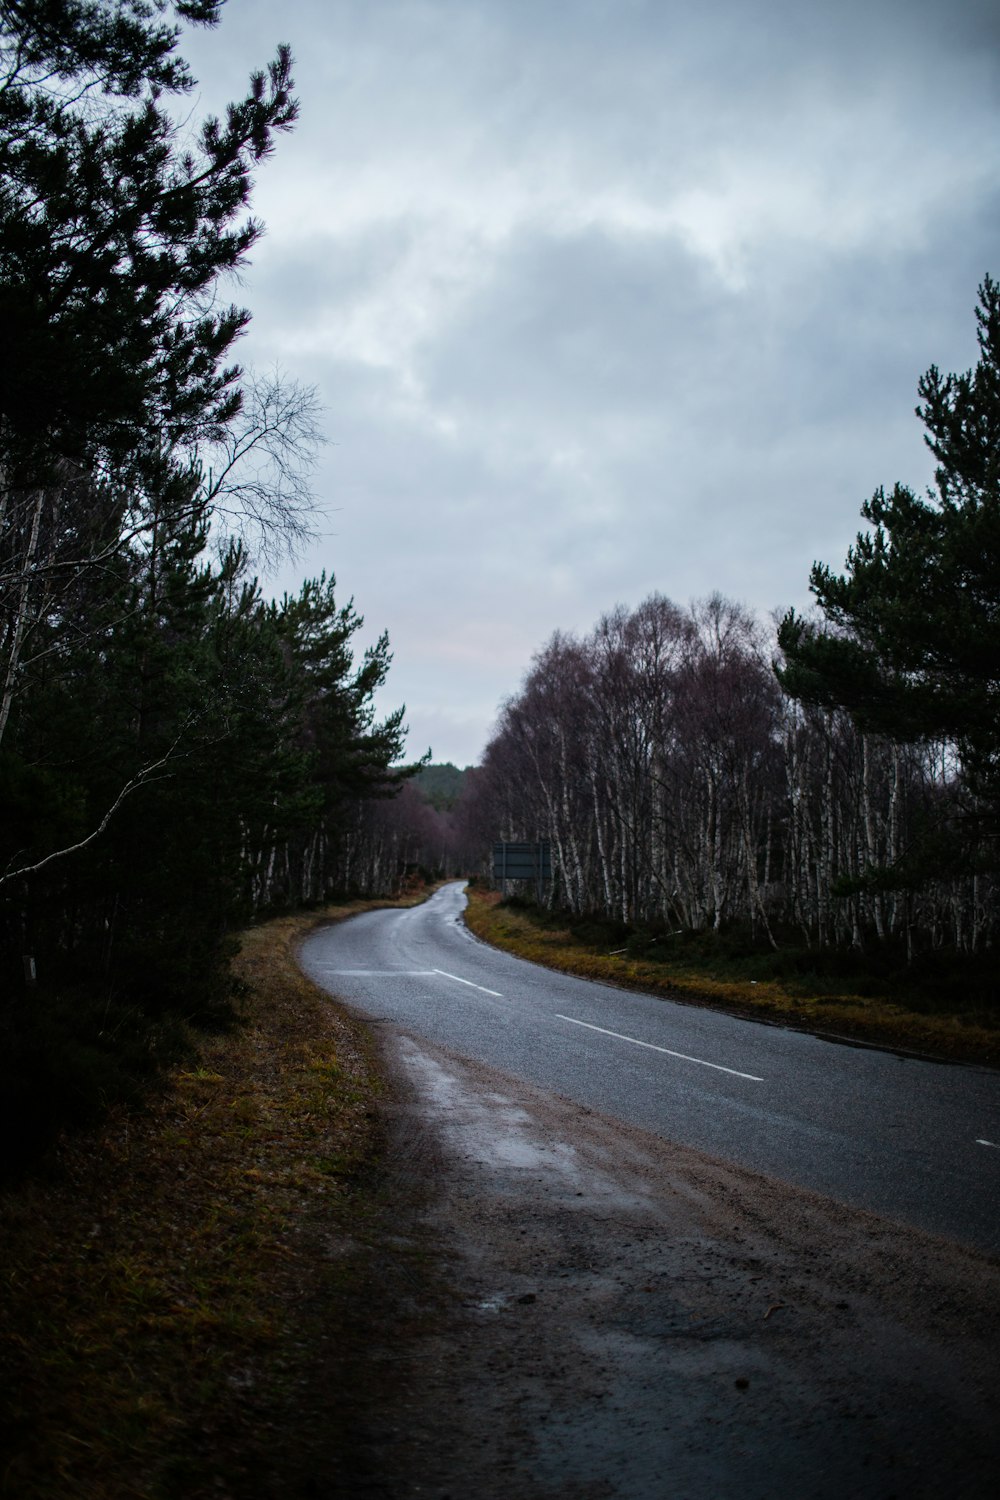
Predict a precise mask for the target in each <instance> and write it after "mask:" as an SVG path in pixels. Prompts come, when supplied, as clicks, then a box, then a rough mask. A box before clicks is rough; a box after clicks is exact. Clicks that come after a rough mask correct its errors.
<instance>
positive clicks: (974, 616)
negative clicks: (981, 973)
mask: <svg viewBox="0 0 1000 1500" xmlns="http://www.w3.org/2000/svg"><path fill="white" fill-rule="evenodd" d="M976 319H977V323H978V340H979V350H980V356H979V360H978V363H977V364H976V366H975V368H974V369H972V370H969V371H967V372H966V373H964V374H960V375H954V374H949V375H942V374H941V372H940V371H939V370H938V369H937V368H936V367H934V366H932V367H931V369H929V370H928V371H927V373H926V374H925V375H924V376H923V378H922V379H921V381H920V383H919V393H920V396H921V398H922V404H921V405H920V406H918V407H917V415H918V416H919V417H920V418H921V419H922V421H923V422H924V425H925V427H926V428H927V433H926V437H925V441H926V442H927V444H928V447H929V448H930V450H931V452H932V453H933V454H934V457H935V459H936V469H935V481H936V490H934V491H929V492H928V494H927V496H926V497H925V498H921V497H919V496H917V495H915V494H914V492H913V491H912V490H911V489H909V488H908V487H907V486H905V485H902V484H897V485H896V486H895V487H894V488H893V490H892V491H891V493H889V494H886V493H885V491H884V490H883V489H879V490H877V491H876V492H875V494H874V495H873V496H872V498H871V499H870V500H869V501H868V502H867V503H866V504H865V505H864V507H863V508H862V515H863V517H864V518H865V520H867V521H868V522H870V524H871V527H872V528H873V529H872V530H871V531H866V532H863V533H861V534H859V536H858V538H857V541H856V542H855V545H854V546H853V547H852V548H851V549H850V550H849V552H848V555H847V566H846V569H845V571H844V573H842V574H835V573H834V572H832V570H831V569H830V568H829V567H827V566H826V565H825V564H822V563H816V564H815V565H814V567H813V570H812V575H811V581H810V586H811V589H812V592H813V594H814V595H815V596H816V599H817V601H818V603H819V606H820V609H821V610H822V612H823V614H824V616H825V617H826V621H827V628H825V629H824V628H818V627H817V626H816V625H815V624H813V623H811V622H809V621H806V620H804V619H802V618H801V617H799V616H797V615H796V614H795V613H794V612H790V613H789V614H788V615H786V617H785V619H784V620H783V622H782V624H781V628H780V631H779V643H780V645H781V648H782V650H783V652H784V656H785V663H784V666H782V667H781V668H780V669H779V672H778V675H779V678H780V680H781V683H782V685H783V686H784V688H785V689H786V691H787V692H789V693H790V694H791V695H792V696H793V697H795V698H798V699H800V700H802V701H804V702H807V703H813V704H819V705H823V706H826V707H828V708H837V707H842V708H846V709H847V710H848V711H849V712H850V714H851V715H852V717H853V718H854V720H855V722H856V723H857V724H858V725H859V726H860V727H861V728H862V729H863V730H865V731H868V732H872V733H875V734H877V735H881V736H884V737H885V738H887V739H889V740H892V741H895V742H897V743H906V742H911V743H912V742H920V741H931V740H942V741H947V742H950V743H951V744H952V745H953V746H954V747H955V750H956V753H957V755H958V758H959V762H960V766H961V771H962V777H963V781H964V785H965V787H966V788H967V790H968V793H969V794H970V799H969V801H968V802H967V805H966V813H967V815H968V816H969V817H971V818H972V819H973V821H974V822H975V824H976V825H977V826H978V828H979V831H980V832H984V833H989V834H991V835H995V834H996V832H997V831H998V830H1000V287H998V285H997V283H996V282H995V281H993V280H992V279H991V278H990V277H987V278H986V279H985V280H984V282H983V284H982V286H981V287H980V289H979V306H978V308H977V312H976ZM991 858H995V853H994V855H993V856H991Z"/></svg>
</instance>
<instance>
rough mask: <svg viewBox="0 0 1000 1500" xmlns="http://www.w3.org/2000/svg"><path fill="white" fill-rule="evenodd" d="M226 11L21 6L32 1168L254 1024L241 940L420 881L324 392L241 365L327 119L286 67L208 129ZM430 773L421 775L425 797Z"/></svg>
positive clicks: (1, 75) (19, 233)
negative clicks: (315, 125)
mask: <svg viewBox="0 0 1000 1500" xmlns="http://www.w3.org/2000/svg"><path fill="white" fill-rule="evenodd" d="M220 4H221V0H188V3H177V4H176V5H173V6H171V5H168V4H167V3H157V0H152V3H140V0H120V3H111V0H88V3H85V4H77V3H70V0H55V3H53V0H18V3H13V0H10V3H0V328H2V333H3V360H2V363H0V809H2V815H0V987H2V999H0V1058H2V1062H0V1070H2V1078H0V1095H2V1097H3V1101H4V1105H3V1115H4V1120H3V1121H2V1122H0V1125H2V1128H3V1133H4V1139H5V1143H6V1144H7V1145H8V1146H9V1147H12V1146H13V1141H14V1139H15V1137H16V1136H19V1135H24V1134H26V1135H27V1136H28V1137H29V1138H30V1137H31V1136H32V1135H33V1133H34V1134H38V1133H39V1132H40V1131H42V1130H43V1127H44V1126H45V1125H46V1124H47V1123H48V1122H49V1121H51V1120H55V1119H58V1118H59V1117H60V1116H64V1115H70V1116H72V1115H73V1114H74V1113H75V1114H80V1115H85V1114H87V1113H88V1111H90V1110H92V1108H94V1107H96V1106H97V1105H99V1104H100V1103H101V1102H104V1101H106V1100H107V1099H108V1098H111V1097H114V1095H115V1093H116V1091H119V1090H120V1088H121V1087H123V1086H125V1085H127V1084H128V1083H129V1081H130V1080H134V1079H135V1078H136V1077H137V1076H138V1075H139V1074H141V1073H142V1072H144V1071H146V1070H148V1069H149V1068H151V1067H153V1066H154V1065H155V1063H156V1060H157V1058H158V1057H159V1056H162V1055H164V1054H165V1053H167V1052H169V1050H170V1046H171V1045H172V1044H173V1041H174V1040H176V1038H177V1036H178V1035H179V1026H180V1023H181V1022H182V1021H190V1020H200V1021H202V1022H205V1021H207V1020H211V1019H212V1018H213V1017H215V1018H216V1019H222V1018H224V1017H225V1015H226V1012H227V1007H228V1004H229V990H228V981H227V979H226V958H227V954H228V951H229V949H228V942H229V938H228V935H229V934H230V933H231V932H232V931H233V929H234V927H235V926H237V925H239V924H240V923H243V922H245V921H246V920H248V919H250V918H252V917H253V916H255V915H257V914H259V913H261V912H265V911H269V910H272V909H274V908H282V907H287V906H290V905H294V904H296V903H301V902H310V901H316V900H319V899H320V898H322V897H324V896H327V895H329V894H330V893H331V892H335V891H336V892H339V891H342V890H345V889H347V888H352V887H358V886H362V887H365V888H369V889H370V888H379V887H380V886H381V885H383V884H388V883H390V882H391V881H393V880H396V879H397V878H398V873H399V871H398V868H397V866H393V865H392V864H391V860H387V859H386V858H385V857H384V856H383V855H382V853H381V852H380V845H379V838H378V830H377V826H376V825H377V822H378V814H377V813H376V812H374V811H373V810H372V807H371V802H372V799H374V800H375V801H376V802H378V801H380V800H381V799H383V798H385V797H387V796H390V795H391V794H392V793H394V792H396V791H398V789H399V785H400V784H401V778H400V773H398V772H393V771H391V770H390V767H391V766H392V765H393V764H394V763H396V762H398V761H399V758H400V756H401V753H402V749H403V734H404V730H403V724H402V711H400V712H398V713H395V714H392V715H390V716H389V717H388V718H387V719H385V720H384V721H379V720H378V719H377V718H376V715H375V712H374V709H373V699H374V694H375V693H376V691H377V689H378V688H379V687H380V686H381V685H382V684H383V682H384V680H385V677H386V673H387V670H388V667H389V663H390V654H389V646H388V642H387V640H386V639H385V638H384V637H383V638H382V639H380V640H379V641H377V643H376V644H375V645H374V646H373V647H372V648H370V649H369V650H367V651H365V652H363V653H361V654H360V655H358V653H356V652H355V651H354V649H353V643H354V639H355V636H356V633H357V631H358V629H359V627H360V626H361V623H362V621H361V619H360V617H359V616H358V615H357V614H356V612H355V610H354V608H353V605H352V604H351V603H347V604H340V603H338V602H337V599H336V598H335V595H334V588H333V581H332V579H328V578H326V577H320V578H318V579H313V580H310V581H307V582H306V583H305V584H304V585H303V586H302V588H301V590H300V591H299V592H298V593H297V594H295V595H293V596H290V597H286V598H284V599H283V600H282V601H280V602H279V603H274V602H270V601H269V600H267V599H266V598H265V597H264V596H263V594H262V592H261V589H260V586H259V584H258V582H257V581H256V578H255V576H254V571H253V566H252V559H253V558H254V557H259V556H261V555H263V556H265V557H266V556H270V555H273V554H276V553H280V552H283V551H284V552H287V551H288V550H289V549H294V547H295V545H296V543H298V542H300V541H301V540H302V539H303V537H304V536H306V535H307V534H308V531H309V525H310V520H309V517H310V506H311V503H312V501H311V492H310V486H309V476H310V471H311V466H312V464H313V462H314V457H315V449H316V443H317V442H318V441H319V435H318V429H317V421H316V416H317V409H316V402H315V398H314V396H313V395H312V393H311V392H310V391H308V390H303V389H302V388H300V387H297V386H296V385H294V384H293V383H289V382H288V381H286V380H284V379H283V378H282V377H280V376H278V375H275V376H272V377H270V378H256V377H254V376H253V375H252V374H249V373H247V372H244V371H242V370H241V369H240V368H239V367H238V366H237V365H236V364H235V363H233V362H232V358H231V357H232V352H233V346H234V344H235V343H236V341H237V339H238V337H239V335H240V333H241V332H242V331H243V329H244V328H245V327H246V325H247V322H248V319H249V314H248V313H247V312H246V310H244V309H241V308H239V307H233V306H229V305H228V304H227V303H226V301H225V299H224V297H223V295H222V292H223V287H224V285H225V282H226V279H227V278H231V277H232V274H233V273H234V272H236V271H238V270H239V268H240V267H241V266H242V265H243V263H244V262H245V260H246V257H247V255H248V253H249V251H250V250H251V249H252V247H253V245H254V243H255V241H256V239H257V236H258V234H259V233H260V227H259V225H258V224H257V223H256V222H255V221H254V220H253V219H252V218H251V217H250V216H249V213H248V204H249V199H250V194H251V188H252V182H253V176H254V172H255V170H256V168H257V167H258V166H259V164H260V163H262V162H263V161H264V159H265V158H266V157H267V156H268V155H269V154H270V152H271V150H272V147H273V145H274V142H275V139H276V137H277V135H278V134H279V133H280V132H282V131H284V130H286V129H288V128H289V127H290V126H291V125H292V123H293V121H294V119H295V114H296V104H295V100H294V98H293V96H292V92H291V90H292V82H291V74H290V67H291V64H290V58H289V56H288V53H287V50H286V49H284V48H279V49H278V51H277V53H276V55H275V57H274V59H273V61H272V62H271V63H270V64H269V65H268V67H267V68H266V69H264V70H263V71H262V72H261V73H260V74H258V75H255V76H254V77H253V78H252V79H251V80H250V84H249V88H248V92H247V94H246V97H245V98H244V99H242V100H239V101H237V102H236V103H235V104H233V105H231V106H229V108H228V110H227V112H226V115H225V117H224V119H222V120H217V119H208V120H206V121H205V122H204V123H203V124H202V126H201V128H200V130H199V131H198V132H197V134H192V133H191V131H190V130H189V129H188V128H187V127H183V128H182V127H181V126H180V125H179V124H178V123H177V121H178V119H180V118H181V117H182V114H183V111H184V110H185V109H186V108H187V105H186V103H185V95H186V94H187V92H188V91H189V90H190V87H191V85H192V80H191V78H190V76H189V74H188V71H187V68H186V66H185V64H184V63H183V61H182V60H181V59H180V58H179V56H178V53H177V42H178V38H179V31H178V26H177V25H176V24H175V20H174V18H180V20H182V21H183V20H186V21H189V22H193V23H198V24H210V25H211V24H214V23H215V21H216V20H217V19H218V14H219V10H220ZM404 779H405V778H404Z"/></svg>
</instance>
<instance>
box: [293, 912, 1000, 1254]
mask: <svg viewBox="0 0 1000 1500" xmlns="http://www.w3.org/2000/svg"><path fill="white" fill-rule="evenodd" d="M464 905H465V896H464V891H463V887H462V885H461V884H459V883H455V884H451V885H448V886H445V887H444V888H443V889H442V890H440V891H438V892H437V893H436V895H435V896H433V897H432V898H431V900H430V901H428V902H427V903H425V904H424V905H423V906H419V907H414V908H411V909H410V910H407V911H399V910H391V911H380V912H370V913H368V914H366V915H364V916H361V917H356V918H354V919H353V920H351V921H349V922H346V923H343V924H341V925H339V926H335V927H331V928H326V929H321V930H319V931H318V932H317V933H315V934H314V935H313V936H312V937H311V938H310V939H309V940H308V941H307V943H306V944H305V945H304V947H303V950H302V954H301V962H302V965H303V968H304V969H305V971H306V972H307V973H308V974H309V975H310V976H311V977H312V978H313V979H314V980H315V981H316V982H317V983H319V984H320V985H321V986H323V987H324V988H326V989H327V990H329V991H330V992H331V993H333V994H336V995H338V996H340V997H342V998H343V999H344V1000H346V1001H347V1002H348V1003H349V1004H350V1005H352V1006H353V1007H354V1008H355V1009H356V1010H358V1011H359V1012H360V1013H362V1014H363V1015H365V1016H366V1017H368V1018H369V1019H371V1020H375V1021H384V1022H391V1023H393V1025H394V1026H398V1027H400V1028H402V1029H403V1030H405V1031H406V1032H408V1033H410V1034H411V1035H413V1036H417V1037H422V1038H425V1039H426V1040H427V1041H429V1042H431V1043H435V1044H437V1045H439V1046H444V1047H447V1048H449V1049H451V1050H452V1051H454V1052H455V1053H457V1054H459V1055H460V1056H462V1057H466V1058H470V1059H472V1060H474V1061H479V1062H483V1063H485V1064H487V1065H488V1066H490V1067H494V1068H499V1069H501V1070H503V1071H504V1072H505V1073H506V1074H509V1075H512V1076H513V1077H515V1078H521V1079H523V1080H525V1081H526V1082H528V1083H530V1084H533V1085H535V1086H537V1087H540V1088H542V1089H545V1090H549V1091H552V1092H554V1093H557V1094H559V1095H561V1096H563V1097H565V1098H568V1099H571V1100H573V1101H575V1102H576V1103H578V1104H582V1105H585V1106H589V1107H590V1108H594V1109H599V1110H601V1111H603V1112H604V1113H605V1114H607V1115H610V1116H612V1117H614V1118H616V1119H620V1120H621V1121H623V1122H624V1123H626V1124H628V1125H632V1126H638V1127H640V1128H642V1129H644V1130H647V1131H650V1132H652V1133H654V1134H655V1135H657V1136H659V1137H660V1138H661V1139H664V1140H669V1141H673V1142H676V1143H677V1144H679V1145H684V1146H690V1147H694V1148H696V1149H697V1150H700V1151H705V1152H708V1153H711V1155H713V1156H715V1157H718V1158H721V1159H722V1160H724V1161H728V1162H732V1163H734V1164H736V1165H738V1166H741V1167H746V1168H750V1169H752V1170H753V1171H756V1172H760V1173H764V1174H766V1175H767V1176H769V1177H773V1178H776V1179H777V1180H779V1181H781V1182H785V1183H790V1184H794V1185H796V1186H800V1187H806V1188H810V1189H813V1190H815V1191H817V1192H820V1193H823V1194H826V1195H828V1196H830V1197H832V1198H834V1199H836V1200H837V1201H839V1202H842V1203H845V1204H851V1205H854V1206H857V1207H861V1208H865V1209H869V1210H873V1211H875V1212H877V1213H879V1214H883V1215H886V1216H888V1217H890V1218H893V1219H897V1220H898V1221H900V1222H902V1223H906V1224H910V1225H913V1226H916V1227H918V1228H921V1229H924V1230H929V1231H931V1232H932V1233H935V1234H939V1235H944V1236H946V1237H947V1238H950V1239H954V1240H957V1241H959V1242H961V1243H963V1244H966V1245H969V1246H974V1247H977V1248H979V1249H981V1250H986V1251H988V1252H991V1253H993V1254H997V1253H1000V1073H997V1072H994V1071H992V1070H988V1069H979V1068H970V1067H960V1066H955V1065H948V1064H941V1063H933V1062H926V1061H922V1060H919V1059H914V1058H907V1057H901V1056H898V1055H896V1054H893V1053H887V1052H881V1051H876V1050H872V1049H865V1048H858V1047H851V1046H847V1045H840V1044H837V1043H835V1042H831V1041H827V1040H823V1039H820V1038H817V1037H813V1036H810V1035H808V1034H805V1033H802V1032H796V1031H791V1030H786V1029H784V1028H781V1027H775V1026H768V1025H763V1024H761V1023H759V1022H753V1021H745V1020H741V1019H738V1018H735V1017H730V1016H725V1015H720V1014H719V1013H718V1012H714V1011H709V1010H701V1009H698V1008H697V1007H694V1006H690V1005H680V1004H674V1003H672V1002H669V1001H665V1000H663V999H661V998H658V997H653V996H645V995H639V994H634V993H631V992H628V991H623V990H618V989H614V988H611V987H609V986H606V985H601V984H595V983H592V982H590V981H587V980H580V979H574V978H572V977H570V976H567V975H562V974H556V973H553V972H552V971H550V970H547V969H542V968H539V967H537V966H536V965H533V964H529V963H526V962H524V961H523V960H521V959H517V958H514V957H513V956H511V955H510V954H505V953H501V952H498V951H497V950H495V949H493V948H490V947H488V946H486V945H485V944H483V943H480V942H478V941H477V940H476V939H475V938H473V936H472V934H471V933H469V932H468V930H467V929H466V928H465V926H464V925H463V924H462V921H461V913H462V910H463V908H464Z"/></svg>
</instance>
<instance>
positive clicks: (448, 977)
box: [433, 969, 503, 1000]
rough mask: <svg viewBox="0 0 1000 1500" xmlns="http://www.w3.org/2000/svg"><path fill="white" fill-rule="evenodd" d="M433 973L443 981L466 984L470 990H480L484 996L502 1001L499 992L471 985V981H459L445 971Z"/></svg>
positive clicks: (482, 985) (459, 979) (480, 985)
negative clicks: (490, 996)
mask: <svg viewBox="0 0 1000 1500" xmlns="http://www.w3.org/2000/svg"><path fill="white" fill-rule="evenodd" d="M433 973H435V974H440V975H441V976H442V977H443V978H444V979H454V981H455V983H456V984H467V985H468V986H469V989H470V990H482V992H483V994H484V995H494V996H495V997H496V998H497V999H498V1000H502V999H503V996H502V995H501V993H500V991H499V990H488V989H487V988H486V986H485V984H473V982H472V980H471V979H461V978H460V977H459V976H458V975H457V974H449V973H448V970H447V969H434V970H433Z"/></svg>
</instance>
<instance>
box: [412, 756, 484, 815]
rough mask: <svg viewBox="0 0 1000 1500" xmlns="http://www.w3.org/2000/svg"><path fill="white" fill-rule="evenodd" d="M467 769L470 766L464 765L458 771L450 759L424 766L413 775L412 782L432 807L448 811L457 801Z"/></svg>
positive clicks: (469, 768) (439, 810)
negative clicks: (442, 762)
mask: <svg viewBox="0 0 1000 1500" xmlns="http://www.w3.org/2000/svg"><path fill="white" fill-rule="evenodd" d="M469 770H471V767H470V766H466V768H465V770H464V771H460V770H459V769H458V767H457V766H453V765H452V764H451V761H446V762H445V764H444V765H440V766H424V768H423V770H422V771H418V772H417V774H416V776H414V778H413V782H414V785H415V786H416V788H417V790H418V791H419V792H421V793H422V794H423V796H424V797H426V799H427V801H428V802H429V803H430V804H431V806H432V807H436V808H437V810H438V812H449V811H450V810H451V808H453V807H454V806H455V803H456V802H457V801H458V797H459V793H460V792H461V790H462V783H463V782H464V780H465V776H466V772H467V771H469Z"/></svg>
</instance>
